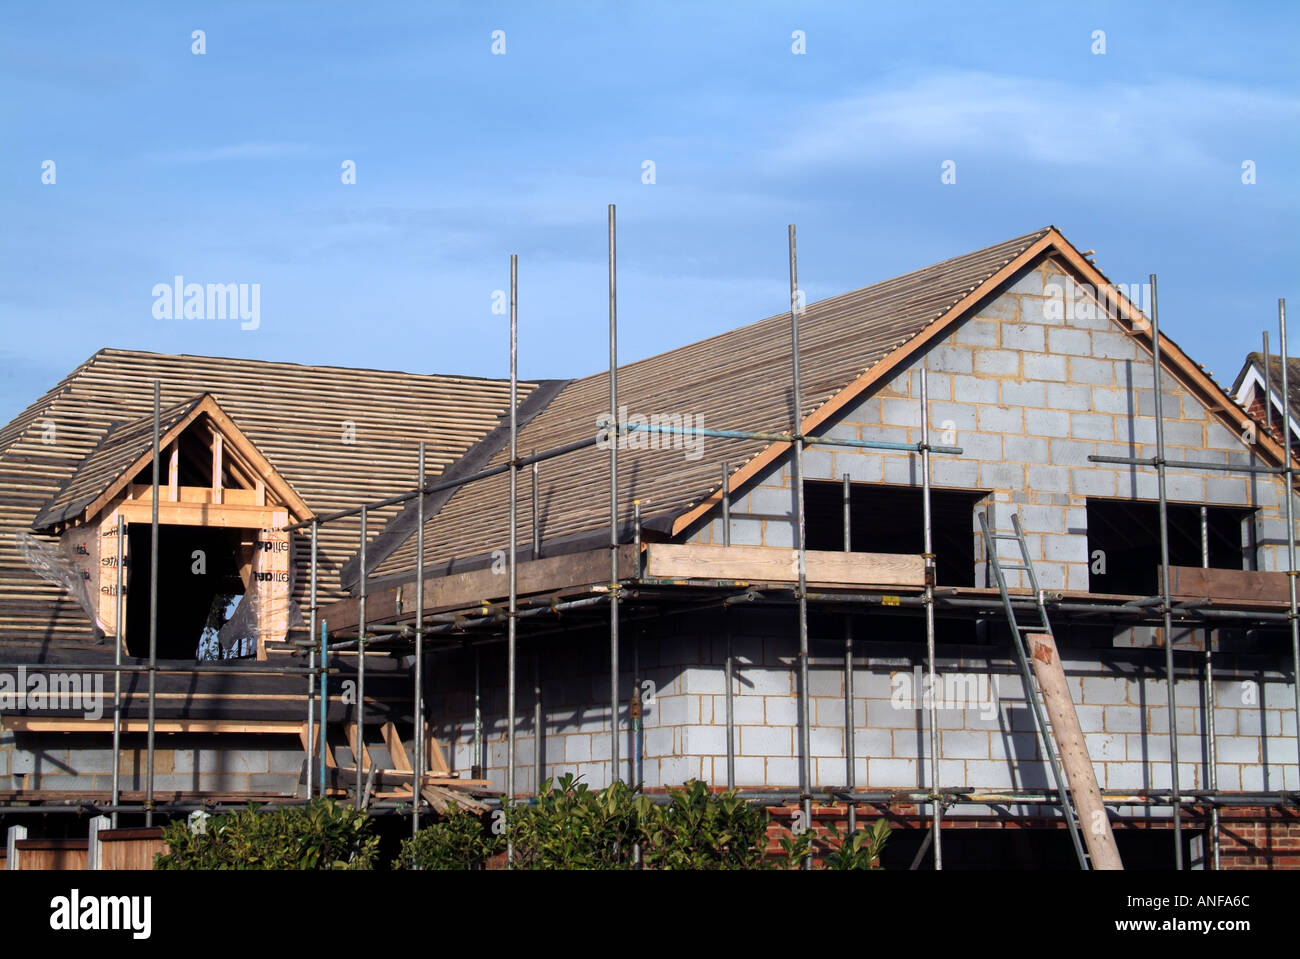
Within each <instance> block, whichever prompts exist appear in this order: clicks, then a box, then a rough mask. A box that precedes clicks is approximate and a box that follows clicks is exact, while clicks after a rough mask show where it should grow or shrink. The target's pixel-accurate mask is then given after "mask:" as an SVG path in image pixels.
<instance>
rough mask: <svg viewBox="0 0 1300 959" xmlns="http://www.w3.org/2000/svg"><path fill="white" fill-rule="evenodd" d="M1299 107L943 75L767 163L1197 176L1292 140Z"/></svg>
mask: <svg viewBox="0 0 1300 959" xmlns="http://www.w3.org/2000/svg"><path fill="white" fill-rule="evenodd" d="M1297 121H1300V97H1296V96H1294V95H1283V94H1280V93H1275V92H1271V91H1260V90H1252V89H1249V88H1246V87H1242V86H1236V85H1229V84H1212V83H1206V82H1203V81H1190V80H1162V81H1160V82H1156V83H1150V84H1136V83H1130V84H1121V83H1107V84H1092V83H1088V84H1085V83H1082V82H1080V83H1066V82H1062V81H1055V80H1041V79H1029V78H1023V77H1013V76H1004V75H1000V74H993V73H986V72H960V73H946V74H936V75H930V76H926V77H921V78H918V79H916V80H914V81H910V82H905V83H904V84H903V85H900V86H896V87H894V88H891V89H885V90H879V91H873V92H870V93H866V94H862V95H859V96H854V97H847V98H842V99H839V100H835V101H831V102H829V103H826V104H823V105H821V106H819V107H817V108H816V109H814V110H812V111H810V112H807V113H805V114H804V115H803V116H802V117H800V118H798V119H797V120H796V122H795V123H794V124H793V125H792V129H791V128H790V127H788V128H787V130H789V132H790V135H789V137H788V139H786V140H785V142H783V143H782V144H780V145H779V146H775V147H773V148H772V149H771V150H769V151H768V154H767V159H768V161H769V163H771V164H772V165H773V166H775V167H777V168H779V169H783V170H786V171H788V170H790V169H807V168H816V167H825V166H836V167H838V166H842V165H844V164H848V163H852V164H857V165H865V166H869V165H872V164H873V163H884V162H896V161H897V159H898V157H899V156H900V154H915V153H933V154H935V155H940V154H941V155H942V157H943V158H959V157H962V156H965V157H969V156H971V155H972V154H974V155H983V156H1003V155H1005V156H1009V157H1020V158H1022V159H1025V160H1031V161H1034V162H1040V163H1052V164H1059V165H1064V166H1092V165H1100V164H1114V162H1115V161H1116V159H1121V160H1123V159H1133V160H1139V159H1140V160H1144V161H1146V162H1149V163H1151V162H1154V163H1164V162H1171V163H1177V164H1178V165H1181V166H1193V165H1195V166H1199V165H1204V164H1208V163H1211V162H1215V163H1218V162H1220V161H1218V160H1216V159H1213V158H1214V155H1215V151H1216V150H1218V149H1220V148H1222V147H1223V146H1224V145H1225V143H1226V142H1230V141H1231V140H1232V139H1238V138H1242V137H1246V136H1248V137H1251V138H1252V139H1253V138H1256V137H1257V136H1258V133H1259V131H1260V129H1265V130H1269V131H1270V132H1271V131H1273V130H1285V129H1288V128H1290V129H1294V127H1295V124H1296V123H1297Z"/></svg>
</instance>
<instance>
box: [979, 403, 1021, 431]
mask: <svg viewBox="0 0 1300 959" xmlns="http://www.w3.org/2000/svg"><path fill="white" fill-rule="evenodd" d="M978 422H979V429H980V430H981V431H983V432H986V433H1023V432H1024V429H1025V417H1024V411H1023V410H1020V409H1018V408H1016V407H1007V406H981V407H979V409H978Z"/></svg>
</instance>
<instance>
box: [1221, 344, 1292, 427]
mask: <svg viewBox="0 0 1300 959" xmlns="http://www.w3.org/2000/svg"><path fill="white" fill-rule="evenodd" d="M1268 360H1269V362H1268V380H1269V385H1270V388H1271V390H1272V392H1273V393H1275V394H1276V395H1277V396H1281V395H1282V358H1281V357H1280V356H1270V357H1269V358H1268ZM1252 369H1253V370H1255V371H1256V372H1257V373H1258V374H1259V375H1260V376H1261V377H1262V376H1263V375H1264V354H1263V353H1247V354H1246V362H1245V364H1244V365H1243V366H1242V367H1241V372H1239V373H1238V374H1237V378H1236V379H1235V380H1233V381H1232V390H1231V393H1232V395H1233V396H1235V397H1237V398H1238V399H1239V400H1240V399H1241V396H1242V390H1243V387H1245V386H1247V385H1248V384H1247V382H1246V380H1247V378H1248V377H1249V375H1250V371H1251V370H1252ZM1286 377H1287V384H1286V385H1287V391H1288V393H1289V394H1290V395H1289V396H1288V397H1287V403H1288V405H1289V406H1290V407H1291V415H1292V416H1293V417H1300V359H1297V358H1296V357H1294V356H1293V357H1290V358H1289V359H1288V360H1287V361H1286Z"/></svg>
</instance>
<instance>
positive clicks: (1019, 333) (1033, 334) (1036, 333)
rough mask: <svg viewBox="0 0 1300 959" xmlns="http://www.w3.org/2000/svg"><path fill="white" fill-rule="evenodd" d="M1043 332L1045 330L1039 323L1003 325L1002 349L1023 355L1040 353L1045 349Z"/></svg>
mask: <svg viewBox="0 0 1300 959" xmlns="http://www.w3.org/2000/svg"><path fill="white" fill-rule="evenodd" d="M1045 331H1046V328H1045V327H1044V326H1043V325H1042V324H1041V323H1003V324H1002V346H1003V348H1004V349H1009V350H1020V351H1021V352H1024V353H1042V352H1043V350H1044V349H1045V348H1046V347H1045V344H1044V333H1045Z"/></svg>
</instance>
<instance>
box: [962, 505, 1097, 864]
mask: <svg viewBox="0 0 1300 959" xmlns="http://www.w3.org/2000/svg"><path fill="white" fill-rule="evenodd" d="M979 519H980V529H981V530H983V532H984V548H985V552H987V554H988V563H989V568H990V569H992V570H993V573H994V576H995V577H996V578H997V581H998V591H999V592H1000V593H1001V594H1002V608H1003V609H1004V610H1005V611H1006V616H1007V623H1008V624H1009V626H1010V627H1011V646H1012V648H1013V649H1014V650H1015V652H1016V661H1017V662H1018V663H1019V665H1020V677H1021V680H1022V681H1023V682H1024V684H1025V699H1026V700H1028V702H1029V705H1030V707H1031V708H1032V709H1033V711H1034V721H1035V722H1036V723H1037V725H1038V732H1039V735H1040V736H1041V738H1042V741H1043V751H1044V752H1045V753H1046V755H1047V758H1048V761H1049V762H1050V763H1051V767H1052V778H1053V779H1054V780H1055V781H1056V791H1057V794H1058V795H1059V796H1060V797H1061V808H1062V811H1063V812H1064V813H1065V821H1066V824H1067V825H1068V826H1069V827H1070V839H1071V840H1072V841H1073V843H1074V852H1075V855H1076V856H1078V859H1079V868H1081V869H1084V870H1087V869H1091V868H1092V859H1091V857H1090V856H1089V855H1088V851H1087V849H1085V848H1084V844H1083V839H1082V837H1081V834H1080V831H1079V818H1078V815H1077V814H1076V813H1075V809H1074V802H1073V800H1072V799H1071V797H1070V791H1069V789H1068V788H1067V784H1066V781H1065V774H1064V773H1063V772H1062V770H1061V759H1060V755H1059V754H1058V751H1057V747H1056V734H1055V732H1054V731H1053V730H1052V727H1051V724H1050V722H1049V721H1048V718H1047V715H1046V713H1045V712H1044V711H1043V697H1042V692H1041V691H1040V690H1039V687H1038V680H1037V679H1036V678H1035V677H1034V673H1033V670H1031V669H1030V668H1029V656H1028V652H1029V650H1028V646H1027V645H1026V643H1025V638H1024V636H1025V634H1026V633H1046V634H1047V635H1049V636H1052V624H1051V623H1050V622H1049V621H1048V619H1047V607H1046V605H1045V602H1044V599H1043V591H1042V589H1041V588H1039V585H1038V576H1037V575H1036V574H1035V573H1034V564H1033V563H1032V562H1031V561H1030V559H1029V545H1028V544H1027V543H1026V542H1025V531H1024V530H1023V529H1021V527H1020V516H1019V515H1018V514H1016V513H1012V514H1011V525H1012V527H1013V528H1014V529H1015V532H1014V533H998V532H994V531H992V530H990V529H989V523H988V517H986V516H985V515H984V513H979ZM1002 540H1009V541H1011V542H1014V543H1016V544H1017V545H1019V547H1020V557H1021V562H1019V563H1006V562H1003V561H1002V560H1001V558H1000V557H999V556H998V547H997V544H998V542H999V541H1002ZM1008 569H1015V570H1024V572H1025V574H1026V575H1027V576H1028V577H1029V585H1030V587H1031V588H1032V589H1033V591H1034V606H1035V609H1037V611H1038V622H1036V623H1032V624H1025V623H1022V622H1020V621H1019V620H1018V619H1016V610H1015V607H1014V606H1013V605H1012V604H1011V594H1010V593H1008V592H1007V578H1006V576H1005V575H1004V573H1003V571H1004V570H1008ZM1053 639H1055V637H1053Z"/></svg>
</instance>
